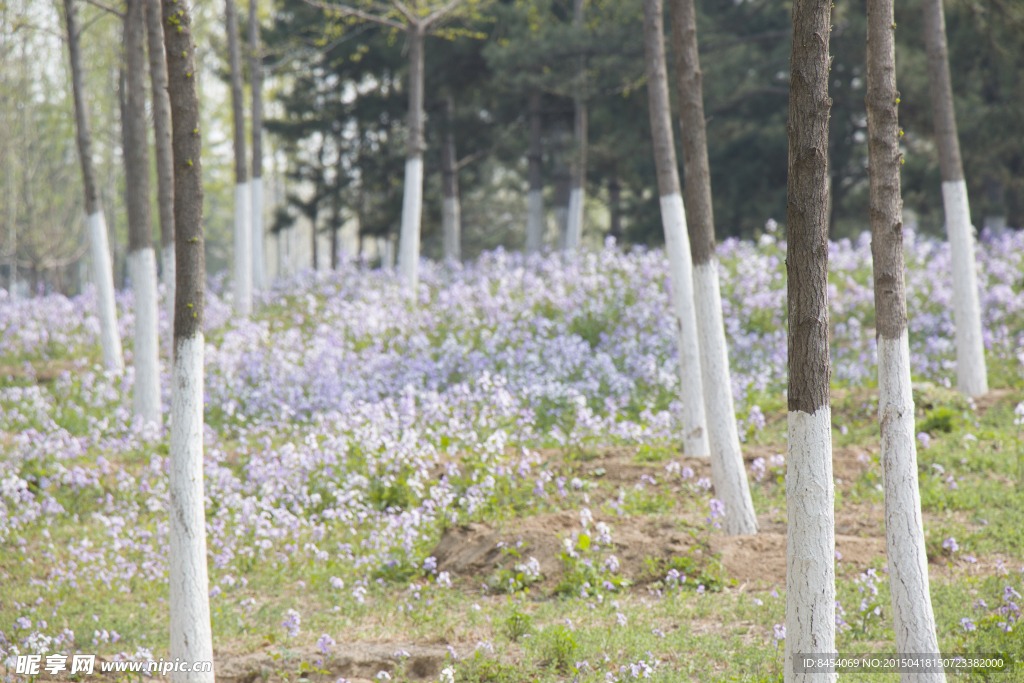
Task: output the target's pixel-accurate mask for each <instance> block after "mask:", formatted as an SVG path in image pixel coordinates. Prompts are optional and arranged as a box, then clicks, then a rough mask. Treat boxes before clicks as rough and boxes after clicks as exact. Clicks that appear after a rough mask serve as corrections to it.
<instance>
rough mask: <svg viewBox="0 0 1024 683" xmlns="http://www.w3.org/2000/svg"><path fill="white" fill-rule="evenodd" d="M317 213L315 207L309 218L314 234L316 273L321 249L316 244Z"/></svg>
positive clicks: (314, 268) (314, 264)
mask: <svg viewBox="0 0 1024 683" xmlns="http://www.w3.org/2000/svg"><path fill="white" fill-rule="evenodd" d="M317 213H318V211H317V210H316V206H314V207H313V212H312V213H311V214H310V216H309V222H310V225H311V226H312V234H313V240H312V242H311V246H312V248H313V257H312V261H313V271H314V272H315V271H316V270H317V265H318V264H319V263H320V249H319V247H318V245H317V243H316V217H317Z"/></svg>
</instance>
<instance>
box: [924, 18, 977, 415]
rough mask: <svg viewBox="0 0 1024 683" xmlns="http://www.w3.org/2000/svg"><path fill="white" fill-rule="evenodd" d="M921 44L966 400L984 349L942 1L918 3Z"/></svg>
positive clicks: (961, 383)
mask: <svg viewBox="0 0 1024 683" xmlns="http://www.w3.org/2000/svg"><path fill="white" fill-rule="evenodd" d="M921 4H922V9H923V10H924V43H925V48H926V49H927V52H928V82H929V85H930V86H931V95H932V112H933V115H934V116H935V145H936V147H938V149H939V171H940V173H941V174H942V204H943V208H944V209H945V212H946V233H947V234H948V236H949V251H950V260H951V262H952V263H951V265H952V270H953V318H954V320H955V321H956V374H957V389H959V390H960V391H961V392H962V393H964V394H966V395H968V396H982V395H984V394H987V393H988V376H987V371H986V368H985V345H984V342H983V339H982V332H981V305H980V303H979V301H978V279H977V275H976V272H975V265H974V228H973V227H972V226H971V210H970V206H969V204H968V201H967V184H966V183H965V182H964V169H963V165H962V163H961V162H960V142H959V140H958V139H957V133H956V113H955V112H954V110H953V87H952V85H951V83H950V78H949V55H948V51H947V48H946V18H945V16H944V14H943V11H942V0H923V2H922V3H921Z"/></svg>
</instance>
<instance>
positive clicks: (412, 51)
mask: <svg viewBox="0 0 1024 683" xmlns="http://www.w3.org/2000/svg"><path fill="white" fill-rule="evenodd" d="M406 36H407V37H408V40H409V83H408V88H409V133H408V134H409V139H408V150H407V151H406V157H405V187H404V191H403V194H402V228H401V239H400V244H399V248H400V249H401V253H400V254H399V256H398V261H399V264H398V265H399V266H400V268H401V274H402V279H403V280H404V283H405V288H406V290H407V291H408V292H409V293H410V294H411V295H412V297H413V300H414V301H415V300H416V299H417V295H416V293H417V292H418V291H419V262H420V218H421V213H422V210H423V29H422V28H421V27H420V26H419V25H418V24H411V25H410V26H409V28H408V29H406Z"/></svg>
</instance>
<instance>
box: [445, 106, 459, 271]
mask: <svg viewBox="0 0 1024 683" xmlns="http://www.w3.org/2000/svg"><path fill="white" fill-rule="evenodd" d="M445 117H446V119H445V131H444V144H443V145H442V146H441V186H442V190H443V195H444V196H443V198H442V200H441V201H442V204H441V232H442V235H443V238H444V258H445V260H446V261H447V260H448V259H452V260H454V261H461V260H462V206H461V202H460V200H459V168H458V156H457V155H456V152H455V97H454V96H453V95H452V94H451V93H448V94H447V95H446V96H445Z"/></svg>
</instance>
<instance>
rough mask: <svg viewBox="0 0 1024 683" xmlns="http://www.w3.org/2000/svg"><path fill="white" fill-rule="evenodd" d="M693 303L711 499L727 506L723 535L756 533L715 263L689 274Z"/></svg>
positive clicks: (716, 260) (714, 260) (700, 266)
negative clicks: (711, 485) (709, 465)
mask: <svg viewBox="0 0 1024 683" xmlns="http://www.w3.org/2000/svg"><path fill="white" fill-rule="evenodd" d="M693 290H694V291H693V303H694V308H695V309H696V314H697V334H698V337H699V341H700V359H701V363H700V365H701V369H702V374H701V380H702V384H703V388H704V409H705V411H706V413H707V425H708V442H709V444H710V447H711V476H712V477H713V481H714V483H715V495H716V496H717V497H718V498H719V499H720V500H721V501H722V502H723V503H725V523H724V525H723V526H724V527H725V533H727V534H729V535H731V536H733V535H737V534H756V533H757V514H756V513H755V512H754V502H753V500H752V499H751V498H750V485H749V483H748V482H747V473H746V470H745V469H744V467H743V451H742V450H741V449H740V437H739V433H738V432H737V430H736V409H735V408H734V406H733V400H732V378H731V376H730V373H729V349H728V347H727V346H726V341H725V326H724V325H723V323H722V294H721V290H720V287H719V281H718V259H717V258H714V257H712V259H711V260H710V261H708V262H707V263H702V264H700V265H698V266H695V267H694V269H693Z"/></svg>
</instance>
